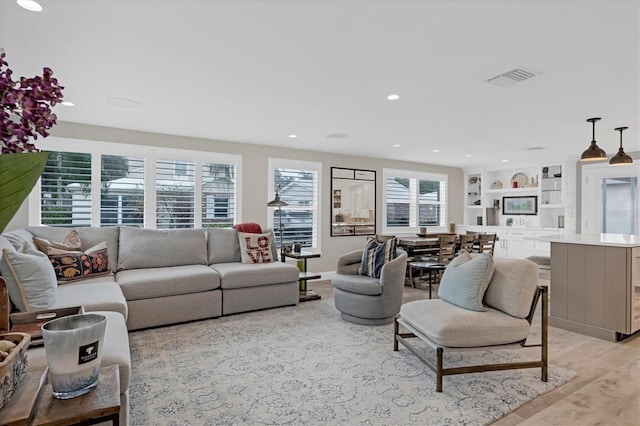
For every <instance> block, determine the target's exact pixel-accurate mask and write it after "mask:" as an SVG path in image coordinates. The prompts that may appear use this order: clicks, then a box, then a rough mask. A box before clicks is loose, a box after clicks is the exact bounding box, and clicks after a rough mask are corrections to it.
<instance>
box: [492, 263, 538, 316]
mask: <svg viewBox="0 0 640 426" xmlns="http://www.w3.org/2000/svg"><path fill="white" fill-rule="evenodd" d="M493 261H494V263H495V272H494V273H493V277H492V278H491V282H490V283H489V287H488V288H487V291H486V293H485V295H484V303H485V304H486V305H487V306H490V307H492V308H495V309H499V310H501V311H502V312H506V313H507V314H509V315H512V316H514V317H518V318H525V317H526V316H527V315H529V311H530V310H531V303H532V302H533V297H534V296H535V294H536V290H537V287H538V265H536V264H535V263H533V262H531V261H530V260H525V259H502V258H499V257H496V258H494V259H493Z"/></svg>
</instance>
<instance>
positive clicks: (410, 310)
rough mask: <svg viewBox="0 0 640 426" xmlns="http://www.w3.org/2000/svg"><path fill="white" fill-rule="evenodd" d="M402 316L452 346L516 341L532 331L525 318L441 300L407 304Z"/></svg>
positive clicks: (420, 329) (441, 342)
mask: <svg viewBox="0 0 640 426" xmlns="http://www.w3.org/2000/svg"><path fill="white" fill-rule="evenodd" d="M400 316H401V317H402V319H403V320H404V321H406V322H407V323H408V324H409V325H411V326H412V327H413V328H415V329H416V330H417V331H419V332H421V333H422V334H423V335H425V336H426V337H427V338H428V339H429V340H431V341H433V342H435V343H436V344H438V345H442V346H448V347H452V348H465V347H477V346H493V345H504V344H509V343H515V342H519V341H521V340H523V339H526V338H527V336H528V335H529V330H530V325H529V323H528V322H527V320H525V319H521V318H514V317H512V316H510V315H507V314H505V313H503V312H501V311H498V310H496V309H488V310H487V311H486V312H478V311H471V310H469V309H463V308H460V307H458V306H455V305H452V304H451V303H448V302H446V301H444V300H442V299H430V300H416V301H413V302H409V303H405V304H404V305H402V307H401V308H400Z"/></svg>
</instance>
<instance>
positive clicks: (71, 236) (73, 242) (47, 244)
mask: <svg viewBox="0 0 640 426" xmlns="http://www.w3.org/2000/svg"><path fill="white" fill-rule="evenodd" d="M33 243H34V244H35V245H36V248H37V249H38V250H40V251H41V252H43V253H45V254H47V252H48V251H49V249H50V248H55V249H60V250H80V247H81V246H82V241H81V240H80V235H78V231H76V230H75V229H73V230H71V232H69V233H68V234H67V236H66V237H64V240H62V241H61V242H56V241H49V240H46V239H44V238H38V237H36V236H34V237H33Z"/></svg>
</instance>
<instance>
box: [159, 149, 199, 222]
mask: <svg viewBox="0 0 640 426" xmlns="http://www.w3.org/2000/svg"><path fill="white" fill-rule="evenodd" d="M178 164H180V170H181V171H182V172H183V174H182V175H178V174H177V173H176V174H175V175H174V170H175V171H176V172H177V171H178V167H177V165H178ZM178 176H179V178H178ZM155 186H156V227H157V228H158V229H172V228H193V227H194V226H195V209H194V206H195V164H194V163H193V162H189V163H187V162H184V161H180V162H177V161H172V160H158V161H156V185H155Z"/></svg>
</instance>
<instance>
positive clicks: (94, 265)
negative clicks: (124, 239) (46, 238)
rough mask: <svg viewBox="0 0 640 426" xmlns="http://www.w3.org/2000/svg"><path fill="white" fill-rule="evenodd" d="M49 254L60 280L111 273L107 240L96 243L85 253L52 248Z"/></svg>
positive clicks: (72, 279) (79, 278)
mask: <svg viewBox="0 0 640 426" xmlns="http://www.w3.org/2000/svg"><path fill="white" fill-rule="evenodd" d="M48 256H49V261H50V262H51V265H53V269H54V271H55V272H56V277H57V278H58V281H59V282H66V281H74V280H81V279H85V278H93V277H96V276H100V275H108V274H110V273H111V271H110V270H109V254H108V250H107V243H106V242H102V243H100V244H98V245H95V246H93V247H91V248H90V249H88V250H87V251H85V252H84V253H83V252H81V251H69V250H61V249H56V248H50V249H49V251H48Z"/></svg>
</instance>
